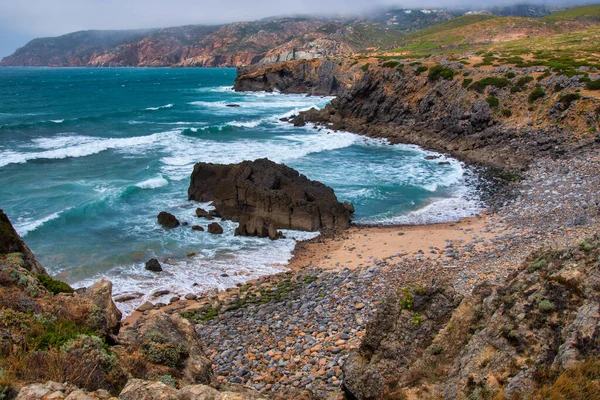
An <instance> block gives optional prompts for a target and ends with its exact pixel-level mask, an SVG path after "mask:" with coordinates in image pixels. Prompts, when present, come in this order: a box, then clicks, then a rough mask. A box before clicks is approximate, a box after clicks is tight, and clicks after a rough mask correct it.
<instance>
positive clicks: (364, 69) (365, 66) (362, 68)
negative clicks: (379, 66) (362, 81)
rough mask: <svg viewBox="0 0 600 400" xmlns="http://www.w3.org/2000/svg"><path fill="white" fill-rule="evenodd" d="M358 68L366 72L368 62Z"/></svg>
mask: <svg viewBox="0 0 600 400" xmlns="http://www.w3.org/2000/svg"><path fill="white" fill-rule="evenodd" d="M360 69H361V70H362V71H363V72H367V71H368V70H369V64H368V63H367V64H364V65H363V66H362V67H360Z"/></svg>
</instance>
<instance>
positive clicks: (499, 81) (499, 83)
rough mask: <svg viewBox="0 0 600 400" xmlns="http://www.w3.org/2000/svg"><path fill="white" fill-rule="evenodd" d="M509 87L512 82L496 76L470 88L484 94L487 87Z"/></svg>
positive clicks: (476, 83) (478, 82)
mask: <svg viewBox="0 0 600 400" xmlns="http://www.w3.org/2000/svg"><path fill="white" fill-rule="evenodd" d="M508 85H510V81H509V80H508V79H506V78H498V77H495V76H490V77H487V78H483V79H482V80H480V81H477V82H474V83H473V84H472V85H471V86H470V88H471V89H473V90H475V91H477V92H479V93H483V91H484V90H485V88H486V87H488V86H495V87H497V88H500V89H502V88H505V87H507V86H508Z"/></svg>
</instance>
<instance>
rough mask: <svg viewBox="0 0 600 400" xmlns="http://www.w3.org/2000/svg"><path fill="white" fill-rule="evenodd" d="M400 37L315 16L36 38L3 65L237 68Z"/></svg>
mask: <svg viewBox="0 0 600 400" xmlns="http://www.w3.org/2000/svg"><path fill="white" fill-rule="evenodd" d="M363 25H365V26H366V28H365V26H363ZM367 28H368V32H369V33H368V35H367V34H365V33H364V31H365V30H366V29H367ZM399 36H400V32H399V31H395V30H393V31H392V32H388V30H387V28H385V26H383V25H381V24H379V23H367V22H364V23H359V22H349V21H345V20H328V19H309V18H273V19H265V20H260V21H254V22H236V23H232V24H228V25H222V26H200V25H190V26H183V27H174V28H165V29H154V30H145V31H82V32H75V33H71V34H68V35H64V36H60V37H56V38H43V39H35V40H33V41H31V42H30V43H28V44H27V45H25V46H24V47H23V48H21V49H18V50H17V51H16V52H15V53H14V54H12V55H11V56H8V57H5V58H4V59H3V60H2V61H1V62H0V66H51V67H67V66H77V67H80V66H91V67H107V66H143V67H165V66H179V67H232V66H241V65H250V64H255V63H259V62H263V63H265V62H273V61H289V60H298V59H310V58H319V57H329V56H336V55H341V54H348V53H352V52H354V51H357V50H360V49H363V48H366V47H369V46H376V45H381V44H382V43H383V42H382V41H385V40H387V41H389V40H390V39H393V38H394V37H399ZM384 39H385V40H384Z"/></svg>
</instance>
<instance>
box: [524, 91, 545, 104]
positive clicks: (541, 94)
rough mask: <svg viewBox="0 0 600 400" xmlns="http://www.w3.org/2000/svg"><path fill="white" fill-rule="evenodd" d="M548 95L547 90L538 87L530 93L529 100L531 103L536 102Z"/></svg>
mask: <svg viewBox="0 0 600 400" xmlns="http://www.w3.org/2000/svg"><path fill="white" fill-rule="evenodd" d="M545 95H546V92H545V91H544V89H542V88H541V87H536V88H535V89H533V90H532V91H531V93H529V97H528V100H529V102H530V103H534V102H535V101H536V100H538V99H541V98H542V97H544V96H545Z"/></svg>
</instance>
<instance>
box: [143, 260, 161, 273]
mask: <svg viewBox="0 0 600 400" xmlns="http://www.w3.org/2000/svg"><path fill="white" fill-rule="evenodd" d="M146 269H147V270H148V271H152V272H161V271H162V267H161V266H160V263H159V262H158V260H157V259H156V258H151V259H149V260H148V261H146Z"/></svg>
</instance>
